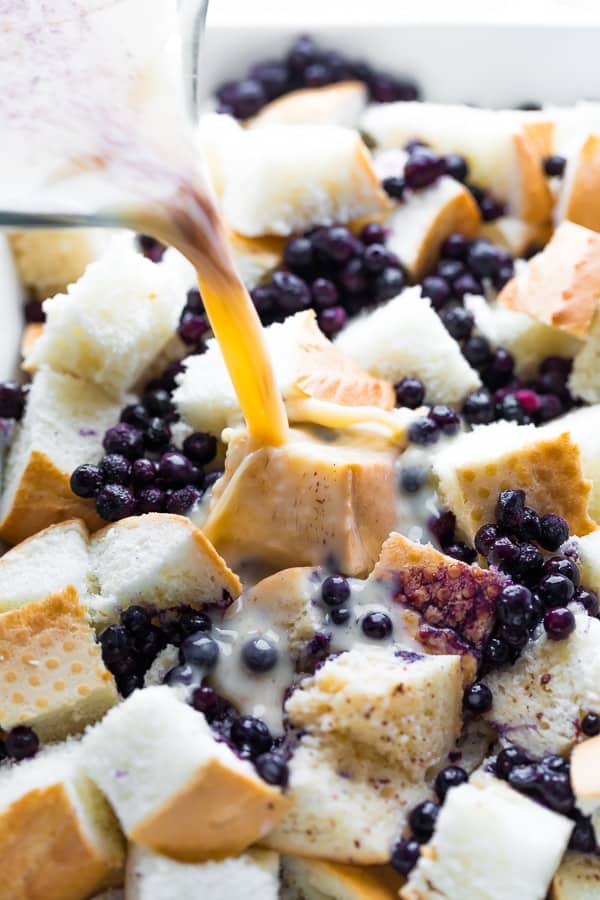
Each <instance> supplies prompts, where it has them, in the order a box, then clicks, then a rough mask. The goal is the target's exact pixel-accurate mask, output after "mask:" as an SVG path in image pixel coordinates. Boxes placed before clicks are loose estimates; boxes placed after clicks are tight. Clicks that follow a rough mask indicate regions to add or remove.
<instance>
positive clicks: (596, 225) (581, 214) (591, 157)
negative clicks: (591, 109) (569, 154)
mask: <svg viewBox="0 0 600 900" xmlns="http://www.w3.org/2000/svg"><path fill="white" fill-rule="evenodd" d="M565 187H566V185H565ZM570 188H571V191H570V193H569V196H568V197H567V198H566V204H565V211H564V218H565V219H569V221H571V222H576V223H577V224H578V225H583V226H584V227H585V228H590V229H591V230H592V231H600V207H599V204H598V200H597V198H598V194H599V192H600V137H598V136H596V135H594V134H590V135H589V136H588V137H587V138H586V140H585V142H584V144H583V146H582V147H581V149H580V150H579V153H578V157H577V162H576V169H575V172H574V173H573V180H572V182H571V183H570ZM564 189H565V188H563V190H564Z"/></svg>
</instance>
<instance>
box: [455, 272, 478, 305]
mask: <svg viewBox="0 0 600 900" xmlns="http://www.w3.org/2000/svg"><path fill="white" fill-rule="evenodd" d="M452 293H453V294H454V296H455V297H457V298H458V299H459V300H462V299H463V298H464V297H466V295H467V294H476V295H479V294H482V293H483V286H482V284H481V282H480V281H478V280H477V278H474V277H473V275H471V273H470V272H467V273H466V274H465V275H461V276H460V277H459V278H456V279H455V280H454V281H453V282H452Z"/></svg>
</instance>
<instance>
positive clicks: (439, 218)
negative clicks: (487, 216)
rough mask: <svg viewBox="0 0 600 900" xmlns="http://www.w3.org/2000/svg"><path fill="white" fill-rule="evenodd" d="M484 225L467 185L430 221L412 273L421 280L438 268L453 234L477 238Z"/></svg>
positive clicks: (412, 267)
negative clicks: (439, 258)
mask: <svg viewBox="0 0 600 900" xmlns="http://www.w3.org/2000/svg"><path fill="white" fill-rule="evenodd" d="M480 225H481V214H480V212H479V207H478V206H477V204H476V202H475V199H474V197H473V195H472V194H471V192H470V191H468V190H467V189H466V188H464V189H462V190H461V191H460V192H458V193H456V194H455V195H454V196H453V197H451V198H450V200H449V201H448V203H446V204H445V205H444V206H442V207H440V209H438V211H437V214H436V216H435V218H434V219H433V221H432V222H430V225H429V228H428V230H427V232H426V233H425V234H424V235H423V240H422V241H421V245H420V247H419V252H418V254H417V256H416V258H415V260H414V262H413V264H412V266H411V274H412V275H413V277H414V278H415V279H416V280H417V281H420V280H421V278H423V277H424V276H425V275H428V274H429V273H430V272H431V271H432V269H433V268H434V266H435V264H436V262H437V259H438V256H439V252H440V248H441V246H442V244H443V243H444V241H445V240H446V238H447V237H448V235H449V234H452V233H453V232H460V234H464V235H465V237H467V238H474V237H475V236H476V234H477V232H478V230H479V226H480Z"/></svg>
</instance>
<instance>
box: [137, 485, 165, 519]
mask: <svg viewBox="0 0 600 900" xmlns="http://www.w3.org/2000/svg"><path fill="white" fill-rule="evenodd" d="M137 508H138V510H139V512H141V513H149V512H163V511H164V508H165V494H164V491H161V489H160V488H157V487H145V488H142V489H141V490H140V491H138V494H137Z"/></svg>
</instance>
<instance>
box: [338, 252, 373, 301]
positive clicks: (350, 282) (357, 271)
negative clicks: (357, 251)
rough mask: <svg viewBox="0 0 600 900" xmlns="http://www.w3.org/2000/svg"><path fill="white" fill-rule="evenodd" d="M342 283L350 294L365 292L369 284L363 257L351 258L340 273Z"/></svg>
mask: <svg viewBox="0 0 600 900" xmlns="http://www.w3.org/2000/svg"><path fill="white" fill-rule="evenodd" d="M340 283H341V285H342V287H343V288H344V290H345V291H346V292H347V293H348V294H352V295H359V294H364V292H365V291H366V289H367V286H368V280H367V273H366V271H365V267H364V266H363V263H362V260H361V259H357V258H354V259H351V260H350V262H348V263H347V264H346V265H345V266H344V268H343V269H342V272H341V274H340Z"/></svg>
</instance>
